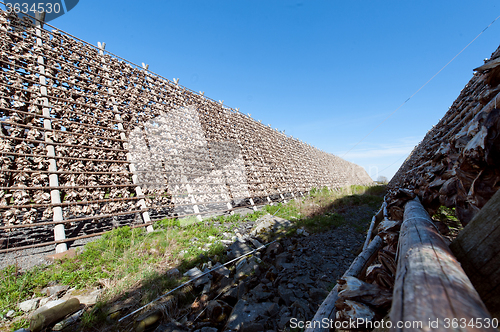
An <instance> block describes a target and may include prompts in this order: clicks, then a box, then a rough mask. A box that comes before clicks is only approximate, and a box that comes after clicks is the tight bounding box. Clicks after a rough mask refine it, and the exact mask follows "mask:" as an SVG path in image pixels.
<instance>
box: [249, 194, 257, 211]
mask: <svg viewBox="0 0 500 332" xmlns="http://www.w3.org/2000/svg"><path fill="white" fill-rule="evenodd" d="M250 204H252V209H253V210H254V211H257V208H256V207H255V203H254V202H253V199H252V197H250Z"/></svg>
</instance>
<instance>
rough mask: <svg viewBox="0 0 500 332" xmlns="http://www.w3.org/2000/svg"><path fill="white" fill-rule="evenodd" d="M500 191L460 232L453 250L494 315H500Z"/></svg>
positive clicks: (453, 243) (451, 246)
mask: <svg viewBox="0 0 500 332" xmlns="http://www.w3.org/2000/svg"><path fill="white" fill-rule="evenodd" d="M499 240H500V191H497V192H496V194H495V195H493V197H492V198H491V199H490V200H489V201H488V203H486V205H485V206H484V207H483V208H482V209H481V211H479V213H478V214H477V215H476V216H475V217H474V219H472V221H471V222H470V223H469V224H468V225H467V226H466V227H465V228H464V229H463V230H462V231H461V232H460V233H459V234H458V237H457V238H456V239H455V240H454V241H453V242H452V243H451V245H450V249H451V250H452V251H453V253H454V254H455V256H456V257H457V259H458V260H459V261H460V263H461V264H462V268H463V269H464V271H465V272H466V273H467V275H468V276H469V278H470V280H471V282H472V284H473V285H474V287H475V288H476V290H477V291H478V293H479V295H480V296H481V298H482V299H483V301H484V304H485V305H486V307H487V308H488V310H489V311H490V312H491V314H492V316H494V317H496V318H500V287H499V286H500V246H499V245H498V243H499Z"/></svg>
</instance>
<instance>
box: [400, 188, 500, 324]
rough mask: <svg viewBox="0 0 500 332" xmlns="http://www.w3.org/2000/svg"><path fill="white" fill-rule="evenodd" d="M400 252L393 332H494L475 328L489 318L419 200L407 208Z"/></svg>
mask: <svg viewBox="0 0 500 332" xmlns="http://www.w3.org/2000/svg"><path fill="white" fill-rule="evenodd" d="M398 253H399V254H398V267H397V274H396V281H395V285H394V293H393V302H392V308H391V313H390V317H391V321H392V328H391V331H410V330H425V331H445V330H446V331H449V330H455V331H496V329H494V328H491V327H490V328H485V327H484V326H485V325H483V326H482V327H479V325H478V324H476V321H477V320H481V321H483V322H484V321H486V320H487V319H489V320H490V321H491V316H490V315H489V313H488V311H487V309H486V307H485V305H484V304H483V302H482V301H481V299H480V297H479V295H478V293H477V292H476V290H475V289H474V287H473V286H472V283H471V282H470V281H469V279H468V278H467V275H466V274H465V272H464V271H463V269H462V268H461V266H460V263H459V262H458V261H457V260H456V258H455V257H454V256H453V254H452V253H451V251H450V249H449V248H448V246H447V245H446V242H445V241H444V239H443V238H442V237H441V235H439V232H438V230H437V229H436V227H435V226H434V224H433V223H432V221H431V219H430V217H429V214H428V213H427V211H426V210H425V209H424V207H423V206H422V204H420V201H419V200H418V198H415V199H414V200H411V201H409V202H408V203H407V204H406V206H405V213H404V221H403V224H402V226H401V232H400V239H399V248H398ZM453 320H455V321H456V322H463V321H465V322H467V324H458V325H456V326H453V325H452V322H453ZM399 322H403V327H400V326H398V325H397V324H398V323H399ZM413 322H418V323H417V324H421V325H420V326H415V325H414V324H413ZM433 322H437V324H436V325H433ZM470 322H472V324H469V323H470ZM448 323H449V324H448ZM405 324H407V325H405ZM410 325H411V326H410ZM406 326H410V327H409V328H408V327H406ZM447 327H448V328H447Z"/></svg>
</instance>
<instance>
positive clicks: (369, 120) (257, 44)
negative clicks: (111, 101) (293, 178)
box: [50, 0, 500, 179]
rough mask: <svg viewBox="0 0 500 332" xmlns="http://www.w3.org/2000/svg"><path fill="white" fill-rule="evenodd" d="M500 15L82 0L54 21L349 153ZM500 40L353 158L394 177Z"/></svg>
mask: <svg viewBox="0 0 500 332" xmlns="http://www.w3.org/2000/svg"><path fill="white" fill-rule="evenodd" d="M498 15H500V6H499V4H498V0H497V1H494V0H477V1H457V0H455V1H450V0H439V1H436V0H433V1H429V0H420V1H409V0H398V1H392V0H389V1H381V0H379V1H373V0H371V1H368V0H367V1H361V0H352V1H334V0H328V1H322V0H310V1H278V0H274V1H271V0H265V1H264V0H251V1H247V0H237V1H236V0H231V1H219V0H210V1H208V0H203V1H191V0H182V1H181V0H177V1H165V0H164V1H95V0H80V3H79V4H78V5H77V6H76V7H75V8H74V9H73V10H71V11H70V12H69V13H67V14H65V15H63V16H61V17H59V18H57V19H55V20H53V21H51V22H50V23H51V24H53V25H55V26H56V27H58V28H60V29H62V30H64V31H67V32H69V33H71V34H74V35H76V36H77V37H79V38H81V39H83V40H86V41H88V42H90V43H92V44H94V45H96V44H97V42H98V41H101V42H106V49H107V50H109V51H110V52H112V53H115V54H117V55H119V56H121V57H123V58H126V59H128V60H130V61H132V62H135V63H139V64H140V63H141V62H145V63H147V64H149V69H150V70H152V71H154V72H156V73H158V74H159V75H162V76H164V77H167V78H169V79H172V78H180V82H179V83H180V84H182V85H184V86H186V87H188V88H190V89H193V90H195V91H205V95H207V96H208V97H211V98H213V99H216V100H219V99H222V100H224V104H225V105H227V106H230V107H234V108H237V107H239V108H240V110H241V111H242V112H244V113H251V115H252V117H253V118H254V119H257V120H259V119H260V120H262V122H263V123H265V124H271V125H272V126H273V128H276V127H277V128H278V129H280V130H283V129H284V130H286V134H288V135H293V136H294V137H298V138H300V139H302V140H303V141H306V142H308V143H310V144H311V145H314V146H316V147H318V148H320V149H322V150H324V151H326V152H330V153H333V154H336V155H339V156H342V155H343V154H344V153H345V152H346V151H347V150H349V149H350V148H351V147H352V146H353V145H354V144H356V143H357V142H358V141H359V140H360V139H362V138H363V137H364V136H365V135H366V134H367V133H368V132H370V131H371V130H372V129H373V128H374V127H375V126H376V125H377V124H378V123H380V122H381V121H382V120H383V119H384V118H385V117H386V116H388V115H389V114H390V113H392V112H393V111H394V110H395V109H396V108H397V107H398V106H399V105H400V104H401V103H402V102H404V101H405V100H406V99H407V98H408V97H409V96H411V95H412V94H413V93H414V92H415V91H416V90H417V89H418V88H419V87H420V86H422V85H423V84H424V83H425V82H426V81H427V80H428V79H429V78H430V77H432V75H434V74H435V73H436V72H437V71H438V70H439V69H440V68H441V67H442V66H444V65H445V64H446V63H447V62H448V61H449V60H450V59H451V58H453V56H455V55H456V54H457V53H458V52H459V51H460V50H461V49H462V48H463V47H465V46H466V45H467V44H468V43H469V42H470V41H471V40H472V39H473V38H474V37H475V36H476V35H477V34H479V33H480V32H481V31H482V30H483V29H484V28H485V27H486V26H487V25H488V24H489V23H491V22H492V21H493V20H494V19H495V18H496V17H497V16H498ZM499 37H500V20H499V21H497V22H496V23H495V24H493V25H492V26H491V27H490V28H489V29H488V30H486V32H485V33H484V34H483V35H482V36H481V37H479V38H478V39H477V40H476V41H475V42H474V43H473V44H472V45H471V46H470V47H469V48H468V49H467V50H466V51H465V52H464V53H462V54H461V55H460V56H459V57H458V58H457V59H456V60H455V61H454V62H453V63H452V64H451V65H449V66H448V67H447V68H446V69H445V70H444V71H443V72H441V74H440V75H438V76H437V77H436V78H435V79H434V80H433V81H432V82H431V83H430V84H428V85H427V86H426V87H425V88H424V89H423V90H422V91H420V92H419V93H418V94H417V95H416V96H415V97H414V98H413V99H411V100H410V101H409V102H408V103H407V104H406V105H405V106H403V107H402V108H401V109H400V110H399V111H398V112H397V113H396V114H394V115H393V116H392V117H391V118H390V119H389V120H387V121H386V122H385V123H384V124H383V125H382V126H380V127H379V128H378V129H377V130H376V131H375V132H374V133H373V134H371V135H370V136H369V137H368V138H367V139H366V140H365V141H364V142H362V143H361V144H359V145H358V146H357V147H356V148H355V149H353V150H352V151H351V152H350V153H349V154H347V155H345V157H344V158H345V159H347V160H349V161H352V162H355V163H357V164H359V165H361V166H363V167H365V169H366V170H367V171H368V172H369V173H370V175H371V176H372V177H373V178H374V179H376V177H377V176H378V175H384V176H386V177H388V178H390V177H392V176H393V174H394V173H395V172H396V170H397V169H398V168H399V166H400V165H401V163H402V162H403V160H404V159H405V157H406V156H407V155H408V153H409V152H410V151H411V150H412V148H413V147H414V146H415V145H416V144H417V143H418V142H419V141H420V140H421V139H422V138H423V137H424V135H425V134H426V132H427V131H428V130H429V129H430V128H431V127H432V126H433V125H434V124H436V123H437V122H438V121H439V119H440V118H441V117H442V116H443V115H444V113H445V112H446V110H447V109H448V107H449V106H451V104H452V102H453V100H455V98H456V97H457V96H458V94H459V93H460V90H461V89H462V88H463V87H464V86H465V84H466V83H467V82H468V81H469V79H470V78H471V77H472V73H473V72H472V69H473V68H475V67H477V66H479V65H481V64H483V59H484V58H487V57H489V56H490V55H491V53H492V52H493V51H494V50H495V49H496V48H497V47H498V45H499V42H500V38H499ZM398 160H399V161H398ZM396 161H397V162H396ZM393 163H394V165H392V166H391V167H389V168H388V169H386V170H384V171H383V172H379V173H377V170H378V171H382V170H383V169H384V168H386V167H387V166H389V165H391V164H393Z"/></svg>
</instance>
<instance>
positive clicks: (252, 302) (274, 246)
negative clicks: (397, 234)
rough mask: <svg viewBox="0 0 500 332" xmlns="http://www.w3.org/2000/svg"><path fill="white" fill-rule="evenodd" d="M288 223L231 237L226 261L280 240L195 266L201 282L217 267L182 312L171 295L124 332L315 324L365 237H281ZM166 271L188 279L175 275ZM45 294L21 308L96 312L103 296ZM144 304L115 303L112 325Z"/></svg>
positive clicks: (91, 292) (249, 227)
mask: <svg viewBox="0 0 500 332" xmlns="http://www.w3.org/2000/svg"><path fill="white" fill-rule="evenodd" d="M290 225H291V222H290V221H288V220H285V219H281V218H277V217H273V216H270V215H267V216H264V217H262V218H260V219H259V220H257V221H256V222H247V223H243V224H241V225H240V227H239V228H237V229H235V230H234V231H233V232H232V233H227V234H225V236H226V239H225V240H222V242H223V243H224V244H225V245H226V246H227V248H226V249H227V257H228V259H234V258H238V257H239V256H241V255H244V254H246V253H249V252H251V251H253V250H254V249H256V248H259V247H262V246H263V245H265V244H266V239H269V238H270V237H269V232H272V233H273V234H274V235H277V236H278V239H277V240H275V241H274V242H271V243H270V244H269V242H267V244H268V245H267V246H265V247H263V248H261V249H260V250H258V251H255V252H253V253H251V254H250V255H247V256H245V257H242V258H240V259H236V260H235V261H234V262H233V263H231V264H228V265H227V266H222V265H221V263H220V262H217V260H216V259H212V260H210V261H209V262H208V263H204V264H203V265H200V266H197V267H195V268H192V269H191V270H189V271H187V272H186V273H185V276H189V277H191V278H196V277H198V276H200V275H201V274H202V273H203V272H207V271H210V270H214V269H215V268H217V267H218V268H217V269H216V270H214V271H212V272H210V273H208V274H206V275H204V276H201V277H199V278H198V279H196V280H194V281H193V282H192V283H191V285H189V286H186V287H185V288H186V290H187V291H189V293H190V294H191V295H190V297H189V302H188V303H184V305H183V308H180V303H181V302H182V301H180V300H179V295H175V296H167V297H166V298H165V299H162V300H160V301H157V302H156V303H153V304H152V305H151V306H149V307H148V310H146V311H145V313H144V312H143V313H142V314H141V315H139V316H134V317H132V318H130V319H126V320H125V321H124V323H120V325H119V329H118V330H120V331H157V332H167V331H168V332H173V331H197V332H211V331H212V332H214V331H286V330H289V324H290V319H292V318H295V319H297V320H298V321H301V320H302V321H303V320H310V319H311V318H312V317H313V316H314V314H315V312H316V310H317V309H318V307H319V305H320V304H321V303H322V301H323V300H324V298H325V297H326V296H327V295H328V293H329V291H330V290H331V288H332V287H333V286H334V284H335V283H336V280H337V278H339V277H340V276H341V275H342V274H343V272H344V271H345V270H346V269H347V268H348V267H349V265H350V263H351V262H352V260H353V259H354V258H355V257H356V252H357V250H358V249H359V247H360V246H361V245H362V243H363V240H364V236H363V235H362V234H360V233H359V232H357V231H355V230H354V229H352V228H349V227H347V226H343V227H340V228H336V229H332V230H329V231H327V232H325V233H318V234H308V232H307V231H305V230H302V229H299V230H297V231H296V232H294V233H293V234H292V235H291V236H290V234H289V236H286V237H281V238H280V237H279V233H280V232H281V231H282V230H286V229H287V227H289V226H290ZM193 241H196V239H193ZM167 273H169V274H171V275H172V276H173V277H176V278H181V277H182V276H181V275H180V273H179V271H178V270H177V269H171V270H170V271H168V272H167ZM44 293H45V294H46V295H47V297H44V298H38V299H32V300H29V301H26V303H21V304H20V306H21V307H22V310H24V311H26V312H31V313H32V312H33V310H35V309H37V308H38V309H37V313H38V312H43V309H40V307H43V306H45V307H46V308H50V307H51V306H54V305H57V304H60V303H62V302H64V300H68V299H70V298H78V299H79V300H80V303H82V307H83V304H85V305H86V306H88V307H92V305H94V304H95V303H96V300H97V298H98V297H99V290H98V289H88V290H84V291H76V290H73V289H68V287H65V286H64V285H54V286H52V287H49V288H48V289H47V290H44ZM178 294H182V291H181V292H179V293H178ZM193 295H194V296H193ZM193 297H194V300H193ZM138 300H139V299H138V298H134V296H133V294H131V295H130V296H129V297H128V298H126V299H124V300H122V301H118V302H116V303H110V304H109V306H108V309H107V315H108V317H107V321H108V323H110V322H116V323H117V320H118V319H119V318H120V317H123V316H125V315H126V314H127V313H129V312H131V311H132V309H135V308H137V307H138V306H139V301H138ZM184 302H185V301H184ZM174 307H175V308H174ZM87 310H89V309H87ZM84 311H85V310H80V311H78V312H77V313H76V316H77V317H75V316H73V317H72V318H71V317H70V318H71V319H70V320H69V321H68V323H72V322H74V321H75V320H76V319H77V318H78V317H80V316H81V315H82V313H83V312H84ZM65 325H67V324H66V322H62V323H61V322H60V323H58V324H56V326H55V329H56V330H66V331H71V330H78V329H81V326H79V324H78V323H77V324H72V325H69V326H68V327H65ZM116 328H117V326H116V325H115V326H114V327H110V326H107V327H104V326H103V329H105V330H116Z"/></svg>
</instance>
